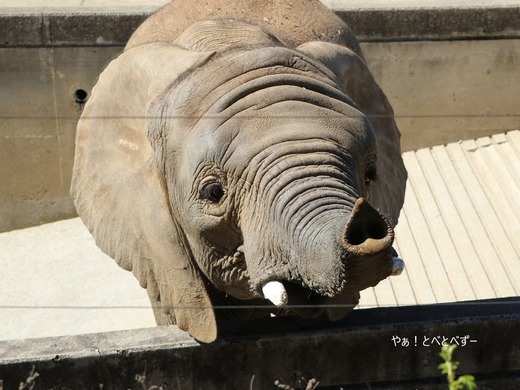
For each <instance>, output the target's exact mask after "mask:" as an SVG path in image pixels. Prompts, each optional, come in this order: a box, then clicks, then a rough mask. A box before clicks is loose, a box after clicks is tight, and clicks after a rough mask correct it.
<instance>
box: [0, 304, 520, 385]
mask: <svg viewBox="0 0 520 390" xmlns="http://www.w3.org/2000/svg"><path fill="white" fill-rule="evenodd" d="M519 313H520V307H519V302H518V300H516V301H515V300H502V301H480V302H474V303H458V304H457V305H447V306H446V305H445V306H419V307H401V308H387V309H372V310H362V311H356V312H354V313H352V315H351V316H349V317H348V319H347V320H346V321H342V322H340V323H335V324H332V325H331V324H330V323H328V325H326V324H325V323H323V322H321V320H315V321H306V322H302V321H295V320H294V319H288V318H272V319H267V320H263V321H254V322H231V323H228V324H226V327H225V329H224V330H223V331H224V332H225V333H226V335H225V336H224V337H222V339H220V340H219V341H217V342H216V343H214V344H210V345H199V344H198V343H197V342H195V341H194V340H192V339H190V338H189V337H187V336H185V335H184V334H180V333H179V332H178V331H177V330H176V329H175V328H173V327H168V328H155V329H149V330H134V331H125V332H112V333H104V334H95V335H82V336H76V337H59V338H53V339H39V340H30V341H23V340H22V341H12V342H0V379H3V381H4V386H5V388H6V389H10V388H15V387H16V386H17V385H18V384H19V382H20V381H21V380H23V379H24V378H26V377H27V376H28V374H29V372H30V371H31V370H34V371H35V372H37V373H38V374H39V376H38V377H37V378H36V383H37V386H39V388H60V389H97V388H101V386H100V384H103V387H102V388H111V389H112V388H116V389H129V388H150V386H164V388H168V389H184V390H191V389H206V390H212V389H219V390H221V389H271V388H275V387H274V382H275V381H277V380H278V381H280V382H282V383H285V384H289V385H292V386H297V385H298V382H297V379H299V378H301V377H305V378H307V379H310V378H316V379H317V380H319V382H320V386H319V388H333V389H337V388H339V387H340V386H345V387H343V388H349V389H367V388H370V389H397V388H399V389H421V390H433V389H445V388H446V380H445V378H443V377H442V376H441V375H440V373H439V371H438V369H437V366H438V364H439V363H441V360H440V358H439V356H438V353H439V351H440V344H441V343H443V342H444V343H447V342H451V343H452V344H459V347H458V349H457V350H456V353H455V360H458V361H460V362H461V364H460V366H459V368H458V370H457V373H458V374H473V375H475V376H476V379H477V383H478V385H479V389H498V388H500V389H502V390H517V389H518V387H517V386H518V383H519V380H520V374H519V372H520V350H519V349H518V345H520V333H519V332H518V327H519V326H520V322H519V321H520V314H519ZM405 338H406V339H407V342H406V341H405V340H404V339H405ZM462 340H465V341H462ZM136 374H139V375H143V374H144V375H145V377H146V382H145V385H146V386H141V385H139V384H138V383H137V382H136ZM327 386H331V387H327ZM332 386H334V387H332ZM298 388H299V387H298Z"/></svg>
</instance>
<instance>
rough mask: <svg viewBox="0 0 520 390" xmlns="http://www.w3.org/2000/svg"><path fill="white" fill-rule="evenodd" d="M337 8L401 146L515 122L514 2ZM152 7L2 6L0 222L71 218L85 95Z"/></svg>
mask: <svg viewBox="0 0 520 390" xmlns="http://www.w3.org/2000/svg"><path fill="white" fill-rule="evenodd" d="M337 3H339V2H337ZM333 4H335V3H333ZM334 6H335V7H337V9H336V11H337V13H338V14H339V15H340V16H341V17H342V18H343V19H344V20H346V21H347V22H348V23H349V24H350V25H351V26H352V28H353V30H354V31H355V32H356V33H357V35H358V37H359V39H360V40H361V41H362V47H363V50H364V52H365V55H366V58H367V61H368V64H369V66H370V68H371V69H372V71H373V72H374V75H375V77H376V79H377V80H378V81H379V82H380V84H381V86H382V88H383V90H384V91H385V92H386V94H387V95H388V97H389V99H390V101H391V103H392V104H393V106H394V109H395V113H396V117H397V121H398V125H399V127H400V129H401V132H402V134H403V137H402V145H403V150H411V149H417V148H421V147H425V146H431V145H435V144H442V143H447V142H452V141H457V140H459V139H467V138H475V137H479V136H482V135H487V134H492V133H497V132H503V131H506V130H512V129H518V128H520V106H519V105H518V103H517V102H519V101H520V89H519V88H517V86H518V85H520V72H519V71H518V69H520V58H519V56H520V54H519V53H520V6H508V7H495V8H490V7H488V8H477V9H467V8H461V9H457V8H451V9H402V10H397V9H384V8H381V9H377V10H364V11H360V10H358V9H356V10H352V9H350V10H349V9H342V8H341V7H339V6H336V5H334ZM4 11H5V9H4ZM112 11H113V10H112ZM16 12H18V14H16ZM150 12H151V11H139V12H133V13H128V12H120V13H117V12H110V13H106V12H105V13H103V10H102V9H101V10H97V11H96V10H91V11H89V12H82V13H69V12H55V11H53V13H51V12H48V13H45V12H44V13H41V12H26V13H20V11H12V12H7V11H5V12H2V13H1V14H0V101H1V102H2V103H1V105H0V231H8V230H12V229H18V228H22V227H26V226H32V225H38V224H42V223H45V222H51V221H55V220H59V219H63V218H68V217H72V216H75V209H74V206H73V204H72V201H71V199H70V197H69V185H70V177H71V170H72V164H73V154H74V137H75V125H76V122H77V119H78V117H79V114H80V112H81V108H82V102H83V101H84V99H85V95H86V97H87V98H88V94H89V93H90V91H91V88H92V86H93V84H94V83H95V80H96V78H97V75H98V74H99V73H100V71H101V70H102V69H103V67H104V66H105V65H106V64H107V62H108V61H110V59H112V58H114V57H115V56H116V55H117V54H118V53H119V52H120V51H121V50H122V47H123V46H124V44H125V42H126V40H127V39H128V37H129V35H130V34H131V32H132V31H133V30H134V29H135V28H136V27H137V26H138V25H139V23H140V22H141V21H142V20H143V19H144V18H145V17H146V16H147V15H148V14H149V13H150Z"/></svg>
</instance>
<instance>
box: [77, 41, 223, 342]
mask: <svg viewBox="0 0 520 390" xmlns="http://www.w3.org/2000/svg"><path fill="white" fill-rule="evenodd" d="M211 56H212V53H201V52H192V51H188V50H185V49H182V48H179V47H176V46H173V45H167V44H158V43H152V44H148V45H144V46H139V47H137V48H134V49H131V50H128V51H126V52H124V53H123V54H122V55H120V56H119V57H118V58H117V59H115V60H114V61H112V62H111V63H110V64H109V65H108V67H107V68H106V69H105V70H104V71H103V73H102V74H101V76H100V77H99V80H98V83H97V84H96V86H95V87H94V88H93V90H92V94H91V97H90V98H89V100H88V102H87V104H86V106H85V109H84V111H83V114H82V117H81V119H80V120H79V123H78V128H77V136H76V154H75V161H74V170H73V178H72V186H71V194H72V196H73V198H74V202H75V205H76V208H77V211H78V213H79V215H80V216H81V218H82V219H83V221H84V223H85V225H86V226H87V227H88V229H89V230H90V232H91V233H92V235H93V236H94V237H95V239H96V243H97V245H98V246H99V247H100V248H101V249H102V250H103V251H104V252H105V253H106V254H108V255H109V256H111V257H112V258H114V259H115V260H116V262H117V263H118V264H119V265H120V266H121V267H122V268H124V269H126V270H132V271H133V273H134V275H135V276H136V277H137V279H138V280H139V283H140V285H141V286H142V287H144V288H146V289H147V291H148V294H149V296H150V299H151V301H152V304H153V305H154V314H155V317H156V320H157V323H158V324H159V325H165V324H173V323H176V324H177V325H178V327H179V328H181V329H183V330H186V331H188V332H189V333H190V334H191V335H192V336H193V337H195V338H196V339H199V340H201V341H203V342H211V341H213V340H215V338H216V336H217V328H216V321H215V314H214V312H213V309H212V306H211V301H210V298H209V296H208V292H207V291H206V288H205V285H204V279H203V278H202V277H201V274H200V272H199V270H198V269H197V266H196V264H195V262H194V261H193V259H192V258H191V255H190V251H189V247H188V245H187V242H186V239H185V237H184V235H183V231H182V229H181V227H180V226H179V225H178V224H177V223H176V221H175V217H173V216H172V214H171V212H170V206H169V201H168V194H167V193H166V190H165V188H166V185H165V183H164V178H163V177H162V175H161V174H160V173H159V170H158V169H157V167H156V162H155V158H154V150H153V149H152V147H151V146H150V144H149V142H148V139H147V137H146V132H145V120H146V114H147V110H148V107H149V106H150V105H151V103H152V102H153V100H154V99H157V98H159V97H161V96H162V95H163V94H164V93H165V91H166V90H167V89H168V87H169V86H170V85H171V83H172V82H173V81H174V80H175V79H177V78H178V77H180V76H181V75H182V74H183V73H184V72H189V71H190V70H191V69H193V68H195V67H197V66H200V65H201V64H203V63H205V62H206V61H207V60H208V59H209V58H210V57H211ZM161 309H162V310H161Z"/></svg>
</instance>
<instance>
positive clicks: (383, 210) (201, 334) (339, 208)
mask: <svg viewBox="0 0 520 390" xmlns="http://www.w3.org/2000/svg"><path fill="white" fill-rule="evenodd" d="M284 7H286V8H287V7H288V8H290V9H286V8H284ZM230 17H233V18H230ZM237 18H239V19H240V20H237ZM242 19H245V20H242ZM305 21H306V23H305ZM319 41H321V42H319ZM405 181H406V171H405V169H404V166H403V163H402V159H401V155H400V147H399V132H398V130H397V128H396V126H395V123H394V120H393V113H392V109H391V107H390V105H389V103H388V101H387V100H386V98H385V96H384V94H383V93H382V92H381V90H380V89H379V87H378V86H377V84H376V83H375V81H374V80H373V78H372V76H371V74H370V72H369V71H368V69H367V67H366V65H365V63H364V60H363V59H362V57H361V52H360V49H359V47H358V45H357V43H356V41H355V39H354V37H353V36H352V34H351V33H350V31H349V30H348V28H347V27H346V26H345V25H344V24H343V23H342V22H341V21H340V20H339V19H338V18H337V17H336V16H335V15H334V14H332V13H331V12H329V11H328V10H327V9H326V8H325V7H323V6H322V5H321V4H319V3H318V2H316V1H311V0H308V1H306V0H299V1H296V0H294V1H292V2H290V6H289V5H287V4H282V5H279V4H277V3H276V4H275V3H273V2H270V1H262V2H255V1H252V0H251V1H226V2H221V1H214V2H211V4H209V5H208V3H206V2H197V3H196V4H195V3H194V2H193V3H192V2H188V0H180V1H175V2H174V3H172V4H171V5H169V6H167V7H165V8H164V9H163V10H161V11H160V12H159V13H158V14H156V15H154V16H152V17H151V18H150V19H149V20H148V21H146V22H145V23H144V24H143V25H142V26H141V27H140V28H139V29H138V30H137V31H136V33H135V34H134V36H133V37H132V38H131V40H130V41H129V44H128V46H127V48H126V50H125V52H124V53H123V54H122V55H121V56H119V57H118V58H117V59H115V60H114V61H113V62H112V63H111V64H110V65H109V66H108V67H107V69H106V70H105V71H104V72H103V74H102V75H101V76H100V78H99V81H98V83H97V85H96V86H95V88H94V89H93V91H92V95H91V97H90V99H89V101H88V103H87V105H86V107H85V110H84V112H83V115H82V118H81V120H80V122H79V125H78V133H77V149H76V160H75V165H74V174H73V183H72V190H71V191H72V194H73V197H74V199H75V203H76V206H77V209H78V212H79V214H80V216H81V217H82V218H83V220H84V222H85V224H86V225H87V227H88V228H89V229H90V231H91V232H92V234H93V235H94V237H95V238H96V242H97V244H98V245H99V246H100V247H101V249H103V250H104V251H105V252H106V253H107V254H109V255H110V256H112V257H113V258H114V259H115V260H116V261H117V262H118V264H119V265H120V266H122V267H123V268H125V269H128V270H132V271H133V272H134V274H135V275H136V277H137V278H138V280H139V281H140V284H141V286H143V287H145V288H146V289H147V291H148V294H149V296H150V299H151V301H152V304H153V305H154V308H155V310H154V312H155V315H156V319H157V322H158V324H172V323H176V324H177V325H178V326H179V327H180V328H181V329H184V330H187V331H188V332H190V334H191V335H192V336H194V337H195V338H197V339H199V340H201V341H205V342H211V341H213V340H215V338H216V337H217V319H221V318H222V319H225V318H237V317H238V318H244V317H255V316H265V315H269V313H270V312H273V313H277V314H287V313H296V314H298V315H301V316H304V317H313V316H317V315H319V314H321V313H323V312H324V311H325V312H326V313H327V314H328V316H329V318H330V319H333V320H336V319H339V318H342V317H343V316H344V315H345V314H347V312H348V311H350V310H351V309H352V307H353V306H354V305H355V304H357V301H358V298H359V294H358V292H359V291H361V290H363V289H365V288H367V287H369V286H374V285H376V284H377V283H378V282H379V281H380V280H382V279H384V278H386V277H387V276H389V275H390V274H391V273H392V266H393V262H392V247H391V245H392V242H393V238H394V233H393V227H394V226H395V224H396V223H397V218H398V215H399V210H400V208H401V206H402V203H403V198H404V188H405ZM269 281H278V282H280V283H281V286H283V287H282V289H283V291H284V292H285V293H286V295H287V299H286V300H284V301H283V302H279V303H277V304H278V306H279V307H276V306H274V305H270V303H269V301H268V300H266V299H265V298H264V291H263V287H264V286H265V285H266V283H267V282H269ZM266 297H268V296H266ZM270 299H271V298H270ZM271 301H273V299H271ZM237 304H238V305H251V306H256V305H261V307H263V308H259V309H256V310H254V309H251V310H227V311H226V310H214V309H213V307H214V306H225V305H237ZM293 305H296V306H301V305H304V306H305V305H310V306H312V307H296V308H295V307H291V306H293ZM319 305H321V306H319ZM266 306H267V308H265V307H266Z"/></svg>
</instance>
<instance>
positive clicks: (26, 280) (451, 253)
mask: <svg viewBox="0 0 520 390" xmlns="http://www.w3.org/2000/svg"><path fill="white" fill-rule="evenodd" d="M403 156H404V160H405V164H406V166H407V168H408V171H409V181H408V188H407V195H406V200H405V206H404V208H403V211H402V213H401V217H400V222H399V225H398V226H397V228H396V236H397V238H396V248H397V250H398V251H399V253H400V254H401V256H402V257H403V258H404V260H405V261H406V271H405V272H404V273H403V274H402V275H401V276H398V277H392V278H389V279H387V280H385V281H383V282H381V283H380V284H379V285H378V286H376V288H373V289H367V290H365V291H363V292H362V298H361V302H360V305H359V308H360V309H364V308H370V307H382V306H404V305H415V304H430V303H441V302H457V301H463V300H475V299H486V298H502V297H511V296H518V295H520V242H519V241H518V239H516V240H515V238H517V237H520V224H519V220H520V205H519V203H518V200H519V199H520V196H519V195H520V131H511V132H508V133H506V134H499V135H494V136H492V137H485V138H480V139H477V140H475V141H472V140H471V141H461V142H459V143H452V144H449V145H447V146H436V147H433V148H428V149H421V150H418V151H414V152H407V153H405V154H404V155H403ZM0 267H1V269H2V279H1V282H0V318H2V321H1V322H0V340H9V339H18V338H19V339H22V338H32V337H44V336H57V335H72V334H81V333H94V332H102V331H103V332H104V331H112V330H123V329H134V328H141V327H152V326H155V321H154V319H153V314H152V310H151V308H150V304H149V302H148V297H147V295H146V292H145V290H144V289H142V288H140V287H139V285H138V283H137V281H136V280H135V278H134V277H133V275H132V274H131V273H130V272H126V271H123V270H121V269H120V268H119V267H118V266H117V265H116V264H115V262H114V261H113V260H112V259H110V258H108V257H107V256H106V255H104V254H103V253H102V252H101V251H100V250H99V249H98V248H97V247H96V245H95V243H94V240H93V238H92V236H90V234H89V233H88V231H87V229H86V228H85V227H84V225H83V224H82V222H81V220H80V219H79V218H75V219H70V220H64V221H60V222H55V223H51V224H47V225H43V226H39V227H33V228H27V229H22V230H16V231H11V232H7V233H2V234H0Z"/></svg>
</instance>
